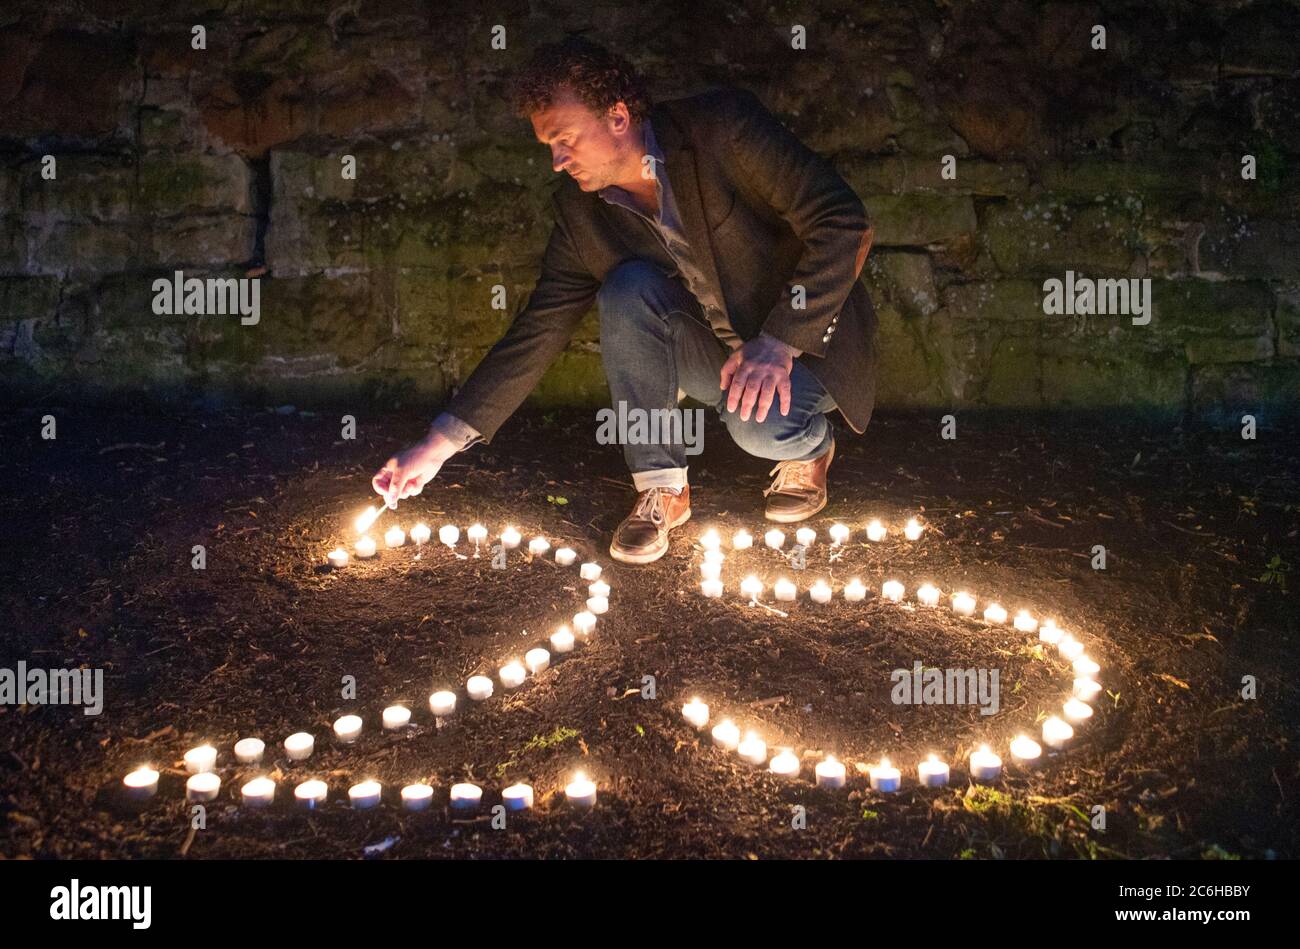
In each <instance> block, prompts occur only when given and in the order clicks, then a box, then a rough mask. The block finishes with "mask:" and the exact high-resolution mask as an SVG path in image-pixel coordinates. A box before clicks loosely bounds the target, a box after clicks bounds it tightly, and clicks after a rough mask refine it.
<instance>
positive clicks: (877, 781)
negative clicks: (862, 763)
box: [867, 758, 903, 794]
mask: <svg viewBox="0 0 1300 949" xmlns="http://www.w3.org/2000/svg"><path fill="white" fill-rule="evenodd" d="M867 776H868V777H869V778H870V780H871V790H873V791H879V792H881V793H882V794H892V793H893V792H895V791H897V790H898V785H899V783H900V782H901V781H902V780H903V775H902V772H900V771H899V770H898V769H897V768H895V767H894V766H893V765H891V764H890V763H889V759H888V758H881V759H880V764H878V765H876V766H875V767H872V768H869V769H867Z"/></svg>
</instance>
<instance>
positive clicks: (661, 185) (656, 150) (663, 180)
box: [597, 119, 740, 348]
mask: <svg viewBox="0 0 1300 949" xmlns="http://www.w3.org/2000/svg"><path fill="white" fill-rule="evenodd" d="M641 139H642V147H643V148H644V152H643V154H644V155H646V156H648V157H649V158H650V159H651V160H652V162H653V167H654V181H655V191H656V192H657V193H658V195H659V211H658V214H657V215H656V216H655V217H651V216H650V215H648V214H646V213H645V212H644V211H642V210H641V209H640V208H638V207H637V206H636V202H635V201H634V200H633V199H632V195H631V194H630V193H629V192H628V191H627V190H626V189H624V188H620V187H619V186H618V185H609V186H608V187H605V188H601V189H600V190H599V191H598V192H597V194H599V195H600V196H601V198H603V199H604V200H605V201H606V202H608V203H609V204H615V205H618V206H619V207H622V208H626V209H627V210H629V211H631V212H632V213H633V214H635V215H636V216H637V217H639V218H640V219H641V220H643V221H644V222H645V223H646V224H647V226H649V228H650V230H651V231H652V232H653V233H654V235H655V236H656V237H658V238H659V242H660V243H661V244H663V246H664V249H665V250H666V251H667V252H668V256H669V257H671V258H672V260H673V263H674V264H675V265H676V267H677V270H676V271H675V272H674V273H672V274H669V276H671V277H676V276H680V277H681V278H682V281H683V282H684V283H685V284H686V288H687V289H688V290H690V291H691V293H693V294H694V295H695V298H696V299H697V300H699V301H700V305H701V306H703V307H704V308H705V309H707V310H712V311H714V320H711V321H710V323H711V325H715V323H714V321H716V323H717V324H720V325H721V327H722V330H723V333H722V334H719V333H718V331H717V328H716V326H715V329H714V333H715V335H718V337H719V339H722V341H723V342H724V343H726V344H727V345H728V346H732V347H733V348H734V345H736V344H738V343H739V340H740V338H739V337H738V336H737V335H736V333H735V331H734V330H732V329H731V327H730V324H728V323H727V322H726V320H725V318H723V317H722V316H721V314H723V313H724V312H725V311H724V310H723V309H722V306H721V304H720V301H719V300H718V299H717V297H716V295H715V294H714V292H713V291H712V290H711V289H710V287H709V281H708V280H707V279H705V276H704V273H703V271H701V270H700V268H699V267H698V266H697V265H696V263H695V259H694V256H693V254H692V252H691V245H690V242H689V241H688V240H687V239H686V231H685V229H684V228H683V227H682V218H681V214H680V213H679V212H678V209H677V201H676V199H675V198H674V196H673V188H672V182H671V181H670V180H669V177H668V170H667V163H666V162H665V161H664V153H663V149H661V148H660V147H659V142H658V140H657V139H656V138H655V133H654V128H653V127H652V126H651V125H650V120H649V119H645V120H644V121H643V122H642V123H641ZM724 334H725V335H724ZM733 338H734V340H735V343H733V342H732V339H733Z"/></svg>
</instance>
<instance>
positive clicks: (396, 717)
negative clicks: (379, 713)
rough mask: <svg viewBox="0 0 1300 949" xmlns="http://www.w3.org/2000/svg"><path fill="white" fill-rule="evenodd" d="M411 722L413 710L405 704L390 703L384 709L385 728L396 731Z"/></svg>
mask: <svg viewBox="0 0 1300 949" xmlns="http://www.w3.org/2000/svg"><path fill="white" fill-rule="evenodd" d="M409 724H411V710H410V709H409V708H407V707H406V706H405V705H390V706H388V708H386V709H384V729H385V730H386V731H390V732H395V731H398V730H399V729H402V728H405V727H406V726H407V725H409Z"/></svg>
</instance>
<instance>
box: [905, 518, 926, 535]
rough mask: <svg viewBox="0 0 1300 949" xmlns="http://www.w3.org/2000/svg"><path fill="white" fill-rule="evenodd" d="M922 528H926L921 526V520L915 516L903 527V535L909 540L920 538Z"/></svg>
mask: <svg viewBox="0 0 1300 949" xmlns="http://www.w3.org/2000/svg"><path fill="white" fill-rule="evenodd" d="M922 530H924V528H923V527H921V522H920V521H918V520H917V519H916V518H914V517H913V518H910V519H909V520H908V522H907V524H906V526H904V527H903V536H904V537H906V538H907V539H908V540H920V539H921V531H922Z"/></svg>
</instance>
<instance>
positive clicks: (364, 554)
mask: <svg viewBox="0 0 1300 949" xmlns="http://www.w3.org/2000/svg"><path fill="white" fill-rule="evenodd" d="M353 548H354V549H355V550H356V552H357V556H358V557H360V558H361V559H362V560H369V559H370V558H371V557H373V556H374V555H375V554H376V552H377V548H376V547H375V539H374V538H373V537H371V536H370V535H369V534H367V535H366V536H364V537H358V538H357V542H356V543H355V544H354V545H353Z"/></svg>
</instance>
